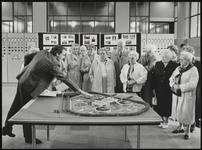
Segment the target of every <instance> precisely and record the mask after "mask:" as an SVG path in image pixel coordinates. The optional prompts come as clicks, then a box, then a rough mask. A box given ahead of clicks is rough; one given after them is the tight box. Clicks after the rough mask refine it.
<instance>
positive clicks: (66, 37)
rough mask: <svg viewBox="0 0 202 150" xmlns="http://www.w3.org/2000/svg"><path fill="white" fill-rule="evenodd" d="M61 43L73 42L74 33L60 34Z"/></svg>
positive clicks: (69, 43)
mask: <svg viewBox="0 0 202 150" xmlns="http://www.w3.org/2000/svg"><path fill="white" fill-rule="evenodd" d="M60 44H61V45H72V44H75V34H60Z"/></svg>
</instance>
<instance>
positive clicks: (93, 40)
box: [82, 34, 98, 45]
mask: <svg viewBox="0 0 202 150" xmlns="http://www.w3.org/2000/svg"><path fill="white" fill-rule="evenodd" d="M82 41H83V42H82V45H88V44H94V45H97V44H98V37H97V35H87V34H86V35H83V40H82Z"/></svg>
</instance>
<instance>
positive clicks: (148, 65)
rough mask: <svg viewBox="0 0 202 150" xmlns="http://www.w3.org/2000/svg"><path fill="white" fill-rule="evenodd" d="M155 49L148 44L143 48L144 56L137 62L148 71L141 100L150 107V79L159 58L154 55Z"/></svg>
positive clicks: (151, 92) (151, 93) (151, 94)
mask: <svg viewBox="0 0 202 150" xmlns="http://www.w3.org/2000/svg"><path fill="white" fill-rule="evenodd" d="M156 51H157V47H156V46H155V45H153V44H148V45H146V46H145V55H142V56H141V57H140V59H139V60H138V62H139V63H140V64H142V65H143V66H144V67H145V69H147V71H148V75H147V80H146V82H145V85H144V86H143V87H142V91H141V92H142V99H143V100H144V101H145V102H147V103H149V104H150V105H151V106H152V97H153V90H152V84H151V77H152V72H153V69H154V66H155V64H156V62H157V61H159V60H160V59H161V58H160V57H159V55H158V53H156Z"/></svg>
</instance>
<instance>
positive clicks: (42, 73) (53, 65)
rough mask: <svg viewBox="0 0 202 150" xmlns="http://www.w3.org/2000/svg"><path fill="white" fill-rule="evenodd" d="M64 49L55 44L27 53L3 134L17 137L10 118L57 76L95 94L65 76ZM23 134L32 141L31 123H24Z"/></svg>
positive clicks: (72, 87) (75, 86) (67, 82)
mask: <svg viewBox="0 0 202 150" xmlns="http://www.w3.org/2000/svg"><path fill="white" fill-rule="evenodd" d="M63 50H64V47H63V46H59V45H57V46H54V47H53V48H52V49H51V51H50V52H48V51H46V50H42V51H39V52H36V53H32V54H30V55H27V57H26V58H27V59H29V60H28V63H25V67H24V68H23V70H22V71H21V72H20V73H19V74H18V75H17V77H16V78H17V79H18V85H17V92H16V95H15V98H14V101H13V103H12V105H11V108H10V110H9V112H8V115H7V118H6V121H5V126H4V127H3V133H2V134H3V135H8V136H10V137H15V134H13V133H12V126H13V124H11V123H9V122H8V120H9V119H10V118H11V117H12V116H13V115H14V114H15V113H17V112H18V111H19V110H20V109H21V108H22V107H23V106H24V105H25V104H26V103H27V102H29V101H30V100H31V99H35V98H36V97H37V96H38V95H39V94H41V93H42V92H43V91H44V90H45V89H47V88H48V87H49V85H50V84H51V82H52V80H53V79H54V78H55V77H56V78H57V79H59V80H61V81H62V82H64V83H65V84H66V85H67V86H69V87H70V88H71V89H72V90H74V91H78V92H80V93H81V94H83V95H85V96H87V97H92V96H93V95H91V94H89V93H87V92H84V91H82V90H81V89H80V88H79V87H78V86H77V85H76V84H75V83H74V82H73V81H72V80H70V79H69V78H68V77H65V75H64V74H63V72H62V71H61V70H60V60H61V59H62V58H63V56H64V55H65V52H64V51H63ZM30 61H31V62H30ZM29 62H30V63H29ZM23 134H24V138H25V142H26V143H32V132H31V125H26V124H23ZM39 143H42V142H41V141H40V140H39V139H36V144H39Z"/></svg>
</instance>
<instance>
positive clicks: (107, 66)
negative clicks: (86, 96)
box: [89, 48, 116, 93]
mask: <svg viewBox="0 0 202 150" xmlns="http://www.w3.org/2000/svg"><path fill="white" fill-rule="evenodd" d="M106 51H107V50H106V49H105V48H100V49H99V51H98V54H99V56H100V57H99V59H94V61H93V63H92V65H91V68H90V72H89V76H90V80H91V82H92V91H94V92H100V93H114V87H115V85H116V81H115V79H116V73H115V68H114V63H113V61H112V60H111V59H109V58H107V52H106Z"/></svg>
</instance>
